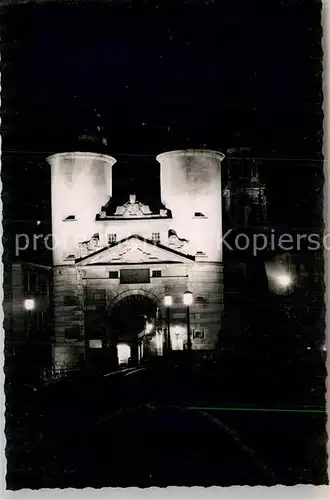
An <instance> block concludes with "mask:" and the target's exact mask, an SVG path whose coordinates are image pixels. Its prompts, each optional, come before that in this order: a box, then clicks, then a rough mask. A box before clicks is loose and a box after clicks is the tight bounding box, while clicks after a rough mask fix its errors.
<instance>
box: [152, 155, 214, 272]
mask: <svg viewBox="0 0 330 500" xmlns="http://www.w3.org/2000/svg"><path fill="white" fill-rule="evenodd" d="M223 159H224V154H223V153H220V152H218V151H211V150H202V149H189V150H180V151H170V152H166V153H162V154H160V155H158V156H157V161H158V162H159V163H160V181H161V200H162V203H163V204H164V205H165V206H166V208H168V209H169V210H171V212H172V217H173V227H172V228H171V229H173V230H174V231H175V232H176V233H177V236H178V237H179V238H184V239H186V240H188V241H189V243H190V245H189V250H190V251H191V253H193V254H195V255H197V256H202V258H203V259H206V260H209V261H215V262H222V245H221V237H222V192H221V162H222V160H223Z"/></svg>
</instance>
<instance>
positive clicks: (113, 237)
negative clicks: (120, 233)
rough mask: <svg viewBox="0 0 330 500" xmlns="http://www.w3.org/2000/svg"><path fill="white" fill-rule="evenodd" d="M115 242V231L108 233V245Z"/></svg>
mask: <svg viewBox="0 0 330 500" xmlns="http://www.w3.org/2000/svg"><path fill="white" fill-rule="evenodd" d="M116 242H117V235H116V234H115V233H111V234H108V245H114V244H115V243H116Z"/></svg>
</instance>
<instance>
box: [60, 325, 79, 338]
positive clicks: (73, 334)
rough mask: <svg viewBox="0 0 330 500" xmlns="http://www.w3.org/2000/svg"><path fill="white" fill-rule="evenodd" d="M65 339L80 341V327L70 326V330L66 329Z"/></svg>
mask: <svg viewBox="0 0 330 500" xmlns="http://www.w3.org/2000/svg"><path fill="white" fill-rule="evenodd" d="M64 337H65V339H66V340H79V339H80V328H79V326H70V327H69V328H65V331H64Z"/></svg>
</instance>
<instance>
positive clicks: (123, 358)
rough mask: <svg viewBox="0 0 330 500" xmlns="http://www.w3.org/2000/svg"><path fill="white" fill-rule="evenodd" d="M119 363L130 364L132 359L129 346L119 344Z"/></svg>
mask: <svg viewBox="0 0 330 500" xmlns="http://www.w3.org/2000/svg"><path fill="white" fill-rule="evenodd" d="M117 354H118V363H119V364H125V363H128V360H129V358H130V357H131V347H130V346H129V345H128V344H117Z"/></svg>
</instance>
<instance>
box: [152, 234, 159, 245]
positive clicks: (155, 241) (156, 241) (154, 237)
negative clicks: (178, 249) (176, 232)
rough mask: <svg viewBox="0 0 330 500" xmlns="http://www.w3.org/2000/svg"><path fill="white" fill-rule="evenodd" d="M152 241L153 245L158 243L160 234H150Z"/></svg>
mask: <svg viewBox="0 0 330 500" xmlns="http://www.w3.org/2000/svg"><path fill="white" fill-rule="evenodd" d="M152 241H153V242H154V243H160V233H152Z"/></svg>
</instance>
